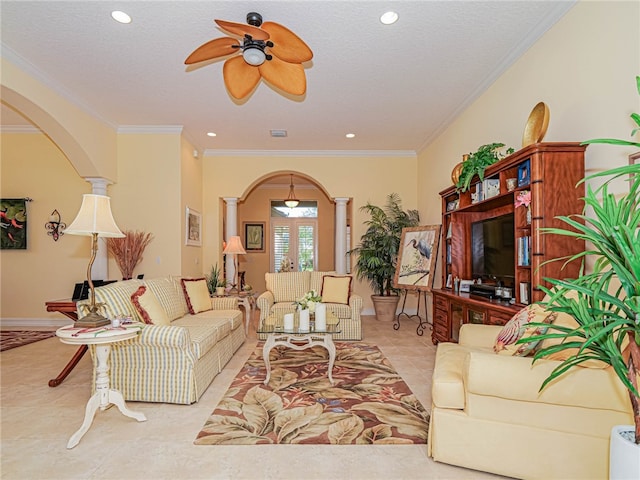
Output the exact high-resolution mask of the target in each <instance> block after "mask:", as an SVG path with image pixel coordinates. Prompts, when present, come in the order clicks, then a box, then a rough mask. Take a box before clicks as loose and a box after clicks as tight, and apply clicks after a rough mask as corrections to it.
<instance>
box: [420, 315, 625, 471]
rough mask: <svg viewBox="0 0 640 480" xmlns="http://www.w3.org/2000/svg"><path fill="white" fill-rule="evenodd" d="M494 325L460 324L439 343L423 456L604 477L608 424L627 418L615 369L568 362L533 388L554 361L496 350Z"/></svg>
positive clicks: (465, 464)
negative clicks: (569, 366)
mask: <svg viewBox="0 0 640 480" xmlns="http://www.w3.org/2000/svg"><path fill="white" fill-rule="evenodd" d="M500 328H501V327H496V326H488V325H474V324H466V325H463V327H462V328H461V329H460V343H459V344H454V343H441V344H439V345H438V349H437V353H436V362H435V368H434V372H433V385H432V402H433V404H432V411H431V423H430V426H429V441H428V449H429V455H430V456H432V457H433V459H434V460H436V461H438V462H444V463H450V464H453V465H460V466H463V467H467V468H473V469H476V470H483V471H487V472H493V473H497V474H500V475H506V476H509V477H516V478H539V479H545V480H549V479H563V480H566V479H604V478H607V477H608V457H609V454H608V451H609V436H610V431H611V427H612V426H613V425H617V424H632V423H633V418H632V413H631V405H630V401H629V396H628V394H627V393H626V390H625V389H624V387H623V386H622V383H621V382H620V381H619V380H618V378H617V377H616V375H615V373H614V372H613V371H612V369H611V368H610V367H609V368H584V367H574V369H573V370H572V371H571V372H570V373H568V374H567V375H565V376H564V377H562V378H560V379H558V380H556V381H555V382H554V383H553V384H550V385H549V386H548V387H547V388H545V390H543V391H542V392H541V393H538V389H539V388H540V385H541V384H542V382H543V380H544V379H545V378H547V376H548V375H549V373H550V372H551V371H552V370H553V368H554V367H556V366H557V365H558V364H559V363H560V362H558V361H554V360H544V361H539V362H536V364H535V365H534V366H532V359H531V358H530V357H514V356H503V355H496V354H495V353H494V352H493V350H492V347H493V344H494V341H495V340H496V336H497V334H498V332H499V331H500Z"/></svg>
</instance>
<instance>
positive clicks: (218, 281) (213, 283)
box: [206, 263, 227, 295]
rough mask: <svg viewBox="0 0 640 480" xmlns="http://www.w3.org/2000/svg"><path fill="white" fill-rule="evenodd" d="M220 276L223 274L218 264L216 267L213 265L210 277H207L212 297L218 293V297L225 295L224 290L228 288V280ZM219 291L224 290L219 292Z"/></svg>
mask: <svg viewBox="0 0 640 480" xmlns="http://www.w3.org/2000/svg"><path fill="white" fill-rule="evenodd" d="M220 274H221V272H220V269H219V268H218V264H217V263H216V264H215V265H211V272H210V273H209V275H206V279H207V288H208V289H209V293H210V294H211V295H213V294H214V293H217V294H218V295H223V294H224V288H225V287H226V286H227V280H226V279H224V278H221V276H220ZM218 289H222V290H220V291H219V290H218Z"/></svg>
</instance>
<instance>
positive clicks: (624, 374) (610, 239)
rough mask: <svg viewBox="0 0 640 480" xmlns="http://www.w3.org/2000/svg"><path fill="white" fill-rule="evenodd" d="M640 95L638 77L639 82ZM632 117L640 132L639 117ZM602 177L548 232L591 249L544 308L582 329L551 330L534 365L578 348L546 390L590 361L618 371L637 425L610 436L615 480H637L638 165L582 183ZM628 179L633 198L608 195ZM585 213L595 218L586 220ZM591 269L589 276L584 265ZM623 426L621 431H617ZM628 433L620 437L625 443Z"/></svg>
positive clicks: (639, 335) (559, 282)
mask: <svg viewBox="0 0 640 480" xmlns="http://www.w3.org/2000/svg"><path fill="white" fill-rule="evenodd" d="M636 84H637V89H638V93H640V77H636ZM631 118H632V119H633V121H634V122H635V123H636V125H637V126H638V127H639V128H635V129H634V130H633V131H632V136H633V135H635V134H636V133H637V132H638V131H640V115H639V114H637V113H634V114H632V115H631ZM584 143H585V144H592V143H606V144H613V145H627V146H634V147H638V148H640V143H638V142H634V141H627V140H617V139H607V138H604V139H594V140H589V141H587V142H584ZM603 177H604V178H605V182H604V184H603V185H602V186H600V187H598V188H596V189H592V188H591V186H587V192H586V195H585V197H584V201H585V211H584V212H583V213H582V214H579V215H572V216H569V217H559V218H560V219H561V220H562V221H563V222H564V223H566V224H567V225H568V226H569V227H570V228H568V229H559V228H548V229H545V233H551V234H556V235H565V236H570V237H573V238H576V239H579V240H584V241H585V242H587V243H586V244H587V249H586V250H585V251H584V252H581V253H579V254H577V255H575V256H573V257H571V258H569V259H566V258H565V259H558V260H574V259H580V260H581V261H582V265H583V266H582V271H581V275H580V276H578V278H575V279H565V280H558V279H548V278H547V279H546V280H547V281H548V282H549V283H550V284H551V286H552V288H550V289H548V288H544V287H543V290H544V291H545V293H547V294H548V296H549V297H548V298H549V299H548V301H547V302H545V303H544V305H545V307H546V308H547V309H548V310H551V311H557V312H565V313H568V314H570V315H572V316H573V317H574V318H575V319H576V321H577V323H578V326H577V327H576V328H568V327H562V326H557V325H549V326H548V329H547V331H546V332H545V333H544V334H542V335H539V336H537V337H536V339H539V340H543V339H554V343H557V342H559V343H557V344H555V345H552V346H548V347H546V348H542V349H540V350H539V351H538V352H537V353H536V355H535V359H534V361H535V360H537V359H541V358H544V357H546V356H549V355H552V354H554V353H557V352H560V351H563V350H566V349H576V350H574V351H575V352H576V353H575V354H572V355H569V356H568V358H567V360H565V361H563V362H562V363H561V364H560V365H558V367H557V368H556V369H555V370H553V372H552V373H551V374H550V375H549V377H548V378H547V379H546V380H545V381H544V382H543V384H542V386H541V388H540V389H541V390H542V389H544V388H545V386H546V385H548V384H549V383H550V382H551V381H553V380H554V379H556V378H557V377H559V376H561V375H563V374H564V373H566V372H567V371H568V370H569V369H571V367H574V366H576V365H580V364H581V363H583V362H586V361H588V360H592V359H598V360H601V361H603V362H605V363H607V364H609V365H611V367H612V368H613V369H614V371H615V373H616V374H617V376H618V378H619V379H620V381H621V382H622V383H623V384H624V385H625V387H626V388H627V390H628V393H629V398H630V400H631V406H632V410H633V417H634V422H635V426H618V427H614V430H613V431H612V437H611V445H612V450H611V458H610V478H640V394H639V393H640V389H639V387H638V385H639V383H640V346H639V343H640V165H637V164H631V165H627V166H623V167H618V168H614V169H610V170H607V171H604V172H600V173H597V174H594V175H590V176H588V177H586V178H585V179H584V180H583V181H589V180H593V179H601V178H603ZM620 177H623V178H625V179H627V178H628V179H629V191H628V192H627V193H625V194H623V195H621V196H620V195H614V194H613V193H611V192H610V191H609V187H610V183H611V181H612V180H614V179H616V178H620ZM587 212H590V213H589V214H587ZM587 258H590V259H591V260H592V265H593V267H592V268H591V272H590V273H587V271H586V269H585V260H586V259H587ZM620 427H622V428H620ZM617 431H623V432H624V431H626V432H628V433H627V434H626V437H627V438H628V444H627V446H626V448H630V452H631V453H624V454H622V455H619V454H618V453H617V451H615V447H616V446H617V445H618V442H620V441H621V442H623V443H622V444H621V445H625V443H624V440H619V438H618V435H617V434H616V432H617ZM624 435H625V434H623V436H624ZM621 458H622V459H624V460H630V461H631V468H632V469H633V470H632V471H631V472H627V473H622V471H620V470H619V469H620V468H626V467H623V466H621V465H620V464H619V463H618V462H619V460H620V459H621Z"/></svg>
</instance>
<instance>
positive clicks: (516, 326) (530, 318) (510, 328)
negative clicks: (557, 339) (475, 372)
mask: <svg viewBox="0 0 640 480" xmlns="http://www.w3.org/2000/svg"><path fill="white" fill-rule="evenodd" d="M555 318H556V313H555V312H547V311H546V310H545V309H544V308H542V307H541V306H540V305H537V304H533V305H528V306H527V307H525V308H523V309H522V310H520V311H519V312H518V313H516V314H515V315H514V316H513V317H512V318H511V320H509V321H508V322H507V324H506V325H505V326H504V327H502V330H500V333H498V336H497V338H496V342H495V344H494V345H493V350H494V351H495V352H496V353H498V354H500V355H512V356H515V357H526V356H527V355H530V354H532V353H533V352H534V350H535V348H536V347H537V346H538V344H539V343H540V341H532V342H526V343H518V344H516V342H517V341H518V340H520V339H523V338H529V337H532V336H535V335H540V334H542V333H545V332H546V331H547V329H546V328H545V327H538V326H536V327H532V326H529V325H528V324H529V323H551V322H553V320H555Z"/></svg>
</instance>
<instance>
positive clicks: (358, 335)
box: [256, 272, 362, 340]
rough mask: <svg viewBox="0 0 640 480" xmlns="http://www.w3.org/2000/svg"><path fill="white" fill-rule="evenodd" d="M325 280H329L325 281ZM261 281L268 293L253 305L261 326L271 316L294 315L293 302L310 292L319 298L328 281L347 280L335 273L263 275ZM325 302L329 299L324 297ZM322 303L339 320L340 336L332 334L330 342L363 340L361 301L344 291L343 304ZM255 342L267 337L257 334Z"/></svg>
mask: <svg viewBox="0 0 640 480" xmlns="http://www.w3.org/2000/svg"><path fill="white" fill-rule="evenodd" d="M325 276H326V277H331V278H330V279H327V280H325V279H324V277H325ZM264 277H265V282H266V288H267V290H266V291H265V292H263V293H262V294H261V295H260V296H259V297H258V300H257V302H256V303H257V305H258V308H259V309H260V325H262V323H263V322H264V321H265V320H266V318H267V317H268V316H269V315H271V314H277V315H284V314H285V313H290V312H293V311H295V305H294V302H295V301H296V300H297V299H298V298H301V297H302V296H303V295H304V294H305V293H307V292H309V291H310V290H315V291H316V292H318V293H320V294H322V290H323V286H324V287H325V289H326V286H327V284H328V282H329V281H331V280H332V279H335V278H336V277H339V278H343V277H349V276H348V275H338V274H336V273H335V272H282V273H266V274H265V276H264ZM349 278H350V277H349ZM325 292H326V290H325ZM325 298H329V297H327V295H325ZM329 299H330V298H329ZM323 303H326V304H327V310H328V311H330V312H331V313H333V314H334V315H335V316H336V317H338V319H339V320H340V330H341V333H339V334H335V335H334V336H333V338H335V339H336V340H362V325H361V319H360V311H361V310H362V297H360V296H359V295H356V294H354V293H351V292H350V291H349V289H348V287H347V291H346V292H345V295H344V301H340V302H326V301H325V300H324V299H323ZM258 338H260V339H262V340H264V339H265V338H266V334H258Z"/></svg>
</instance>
